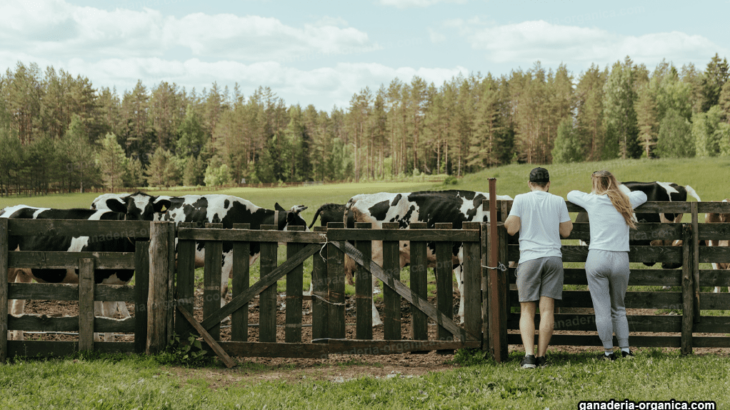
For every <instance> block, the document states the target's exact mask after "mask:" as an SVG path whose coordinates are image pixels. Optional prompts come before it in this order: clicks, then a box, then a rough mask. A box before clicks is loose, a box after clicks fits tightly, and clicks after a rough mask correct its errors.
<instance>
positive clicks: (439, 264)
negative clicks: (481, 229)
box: [434, 222, 454, 354]
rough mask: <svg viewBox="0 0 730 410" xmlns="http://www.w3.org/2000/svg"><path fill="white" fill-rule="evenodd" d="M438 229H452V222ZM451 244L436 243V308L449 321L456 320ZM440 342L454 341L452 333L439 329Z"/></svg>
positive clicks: (443, 352)
mask: <svg viewBox="0 0 730 410" xmlns="http://www.w3.org/2000/svg"><path fill="white" fill-rule="evenodd" d="M434 227H435V228H436V229H451V228H452V223H451V222H439V223H436V224H435V225H434ZM453 246H454V244H453V243H451V242H436V270H435V271H434V273H435V274H436V306H437V307H438V310H439V311H440V312H441V313H443V314H444V315H446V317H448V318H449V319H453V318H454V269H453V262H452V259H453V250H454V248H453ZM437 335H438V340H439V341H448V340H452V339H453V336H452V334H451V332H449V331H448V330H446V328H444V327H443V326H439V327H438V333H437ZM437 352H438V353H441V354H449V353H453V350H439V351H437Z"/></svg>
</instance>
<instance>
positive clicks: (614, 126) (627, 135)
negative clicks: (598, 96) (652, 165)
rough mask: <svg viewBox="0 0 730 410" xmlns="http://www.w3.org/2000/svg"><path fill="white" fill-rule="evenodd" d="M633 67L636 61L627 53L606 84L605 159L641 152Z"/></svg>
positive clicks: (614, 66)
mask: <svg viewBox="0 0 730 410" xmlns="http://www.w3.org/2000/svg"><path fill="white" fill-rule="evenodd" d="M632 70H633V62H632V61H631V59H630V58H628V57H626V59H625V60H624V62H623V64H622V63H621V62H616V63H615V64H614V65H613V67H612V69H611V74H609V76H608V80H607V82H606V85H605V87H604V90H605V100H604V104H603V105H604V121H605V124H606V143H605V144H604V146H603V155H602V157H603V159H612V158H616V157H621V158H623V159H627V158H637V157H639V156H640V155H641V148H640V147H639V141H638V136H639V127H638V123H637V120H636V111H635V109H634V104H635V103H636V91H635V90H634V74H633V72H632Z"/></svg>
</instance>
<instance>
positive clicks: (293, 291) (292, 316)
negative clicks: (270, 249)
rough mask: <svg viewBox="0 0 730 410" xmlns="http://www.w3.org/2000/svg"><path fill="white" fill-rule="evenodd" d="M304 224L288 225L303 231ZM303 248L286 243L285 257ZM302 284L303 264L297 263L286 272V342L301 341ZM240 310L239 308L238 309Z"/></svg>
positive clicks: (290, 228) (292, 228) (298, 244)
mask: <svg viewBox="0 0 730 410" xmlns="http://www.w3.org/2000/svg"><path fill="white" fill-rule="evenodd" d="M304 228H305V227H304V226H290V227H289V228H288V229H289V230H292V231H304ZM302 249H304V244H301V243H296V242H289V243H287V244H286V257H287V259H289V258H290V257H293V256H294V255H296V254H297V253H298V252H299V251H301V250H302ZM303 286H304V265H303V264H299V265H297V266H295V267H294V269H292V270H290V271H289V273H287V274H286V312H285V313H286V328H285V329H284V340H285V341H286V342H287V343H301V341H302V287H303ZM239 312H241V310H239Z"/></svg>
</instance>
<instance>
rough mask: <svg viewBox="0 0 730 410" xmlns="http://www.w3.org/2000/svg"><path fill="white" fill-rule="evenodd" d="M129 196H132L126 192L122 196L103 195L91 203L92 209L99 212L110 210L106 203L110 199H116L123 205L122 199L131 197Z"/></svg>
mask: <svg viewBox="0 0 730 410" xmlns="http://www.w3.org/2000/svg"><path fill="white" fill-rule="evenodd" d="M129 195H130V194H128V193H126V192H125V193H121V194H102V195H99V196H97V197H96V198H95V199H94V201H93V202H92V203H91V209H97V210H101V209H108V208H107V206H106V201H108V200H110V199H116V200H117V201H119V203H120V204H123V203H124V201H123V200H122V197H126V196H129Z"/></svg>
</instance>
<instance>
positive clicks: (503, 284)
mask: <svg viewBox="0 0 730 410" xmlns="http://www.w3.org/2000/svg"><path fill="white" fill-rule="evenodd" d="M497 233H498V237H499V258H498V259H497V260H498V261H500V262H502V263H503V264H504V265H507V262H506V261H507V228H505V227H504V225H501V226H499V227H498V228H497ZM493 272H494V277H495V278H496V284H495V287H496V289H497V292H496V293H497V296H498V297H499V303H498V306H499V311H498V312H495V315H494V318H495V321H496V323H495V326H494V329H495V331H496V332H497V333H496V335H495V338H497V339H498V343H497V344H495V346H496V347H495V352H496V351H499V356H500V357H501V359H502V361H506V360H507V356H508V350H507V348H508V343H507V312H508V308H507V307H508V306H509V304H510V301H511V300H515V301H517V300H518V299H519V298H517V297H512V296H511V295H510V292H509V286H508V285H507V272H506V271H502V270H499V269H497V270H494V271H493ZM497 347H498V348H497Z"/></svg>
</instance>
